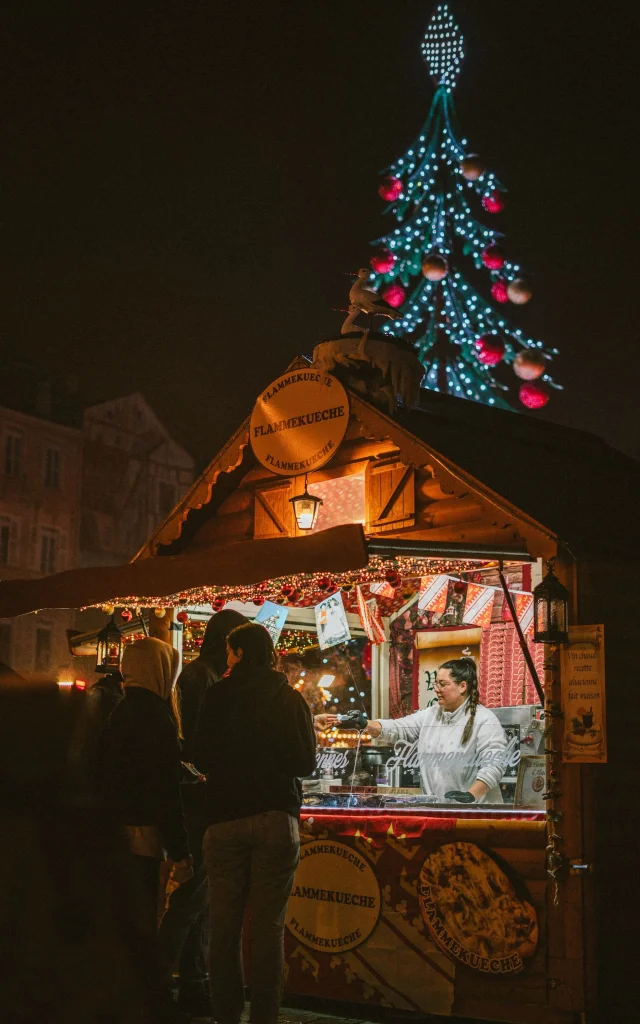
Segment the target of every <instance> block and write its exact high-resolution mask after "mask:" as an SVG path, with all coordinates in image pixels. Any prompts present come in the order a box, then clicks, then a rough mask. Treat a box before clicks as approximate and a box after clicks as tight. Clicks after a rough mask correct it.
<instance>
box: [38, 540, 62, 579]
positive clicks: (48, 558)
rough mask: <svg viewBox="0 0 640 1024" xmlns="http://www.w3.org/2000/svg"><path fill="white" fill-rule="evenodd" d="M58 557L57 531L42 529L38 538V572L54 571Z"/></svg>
mask: <svg viewBox="0 0 640 1024" xmlns="http://www.w3.org/2000/svg"><path fill="white" fill-rule="evenodd" d="M57 558H58V531H57V530H43V531H42V536H41V538H40V572H55V571H56V563H57Z"/></svg>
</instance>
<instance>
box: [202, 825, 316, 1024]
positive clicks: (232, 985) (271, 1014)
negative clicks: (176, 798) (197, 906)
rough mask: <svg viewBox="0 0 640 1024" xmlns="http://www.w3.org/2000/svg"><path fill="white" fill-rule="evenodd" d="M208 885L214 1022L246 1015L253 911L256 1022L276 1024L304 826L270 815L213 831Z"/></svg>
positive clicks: (229, 1022)
mask: <svg viewBox="0 0 640 1024" xmlns="http://www.w3.org/2000/svg"><path fill="white" fill-rule="evenodd" d="M203 849H204V862H205V867H206V869H207V875H208V877H209V913H210V937H209V984H210V987H211V1004H212V1011H213V1019H214V1020H215V1021H218V1022H219V1024H238V1021H239V1020H240V1014H241V1013H242V1011H243V1009H244V974H243V970H242V924H243V920H244V913H245V908H246V907H247V905H248V906H249V907H250V911H251V1021H252V1024H276V1022H277V1020H278V1010H279V1008H280V1002H281V999H282V988H283V974H284V949H283V936H284V919H285V913H286V909H287V900H288V899H289V895H290V893H291V887H292V885H293V877H294V874H295V871H296V868H297V866H298V861H299V860H300V837H299V834H298V822H297V820H296V819H295V818H292V817H291V815H290V814H287V813H286V812H285V811H267V812H266V813H264V814H256V815H255V816H253V817H251V818H238V819H237V820H235V821H225V822H221V823H220V824H217V825H210V826H209V828H208V829H207V831H206V833H205V837H204V848H203Z"/></svg>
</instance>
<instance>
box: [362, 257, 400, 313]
mask: <svg viewBox="0 0 640 1024" xmlns="http://www.w3.org/2000/svg"><path fill="white" fill-rule="evenodd" d="M370 277H371V271H370V270H369V268H368V267H361V269H360V270H359V271H358V275H357V278H356V280H355V281H354V283H353V284H352V286H351V290H350V292H349V303H350V305H351V306H354V307H356V308H357V309H358V310H360V311H361V312H362V313H368V314H369V316H373V315H374V314H375V315H378V316H387V317H389V319H390V320H397V319H398V317H400V316H402V313H400V311H399V310H397V309H394V308H393V306H390V305H389V303H388V302H385V300H384V299H383V298H382V297H381V296H380V295H378V293H377V292H375V291H374V290H373V288H369V287H367V285H368V282H369V279H370Z"/></svg>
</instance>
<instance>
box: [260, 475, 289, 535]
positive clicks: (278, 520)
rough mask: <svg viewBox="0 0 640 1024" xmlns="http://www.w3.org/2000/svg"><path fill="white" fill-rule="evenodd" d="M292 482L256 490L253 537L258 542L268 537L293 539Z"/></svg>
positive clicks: (287, 481)
mask: <svg viewBox="0 0 640 1024" xmlns="http://www.w3.org/2000/svg"><path fill="white" fill-rule="evenodd" d="M291 497H292V491H291V481H290V480H286V481H283V482H282V483H280V484H275V485H272V486H271V487H263V488H256V491H255V518H254V528H253V536H254V538H255V539H256V540H258V539H260V540H263V539H265V538H267V537H293V535H294V532H295V531H294V528H293V510H292V508H291V505H290V503H289V498H291Z"/></svg>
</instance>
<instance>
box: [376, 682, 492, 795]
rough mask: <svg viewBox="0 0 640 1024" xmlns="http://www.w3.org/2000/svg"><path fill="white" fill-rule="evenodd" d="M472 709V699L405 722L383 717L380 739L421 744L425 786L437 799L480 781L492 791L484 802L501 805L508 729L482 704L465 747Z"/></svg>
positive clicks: (434, 708)
mask: <svg viewBox="0 0 640 1024" xmlns="http://www.w3.org/2000/svg"><path fill="white" fill-rule="evenodd" d="M468 707H469V701H468V700H466V701H465V702H464V704H462V705H461V706H460V707H459V708H457V709H456V710H455V711H443V710H442V708H441V707H440V706H439V705H438V704H434V705H433V706H432V707H430V708H425V710H424V711H416V712H415V713H414V714H413V715H407V716H406V718H385V719H381V720H380V721H381V725H382V733H381V734H380V738H381V739H382V740H385V741H386V742H387V743H396V741H397V740H405V741H407V742H408V743H413V742H414V741H415V740H418V759H419V764H420V777H421V779H422V788H423V789H424V791H425V793H428V794H430V795H432V796H434V797H436V799H437V800H444V795H445V793H448V792H449V790H452V789H457V790H466V789H468V788H469V786H470V785H471V784H472V783H473V782H475V780H476V779H480V780H481V782H485V783H486V784H487V786H488V787H489V789H488V791H487V792H486V793H485V795H484V796H482V797H480V800H481V801H482V802H483V803H490V804H501V803H502V793H501V792H500V789H499V785H498V784H499V782H500V779H501V778H502V776H503V774H504V758H505V749H506V746H507V741H506V738H505V734H504V731H503V729H502V726H501V725H500V722H499V721H498V719H497V717H496V716H495V715H494V714H493V712H492V711H489V709H488V708H485V707H483V705H482V704H478V706H477V708H476V714H475V719H474V722H473V730H472V732H471V736H470V737H469V739H468V740H467V742H466V743H465V745H464V746H462V744H461V740H462V733H463V732H464V727H465V725H466V724H467V721H468ZM398 753H400V751H399V750H398Z"/></svg>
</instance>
